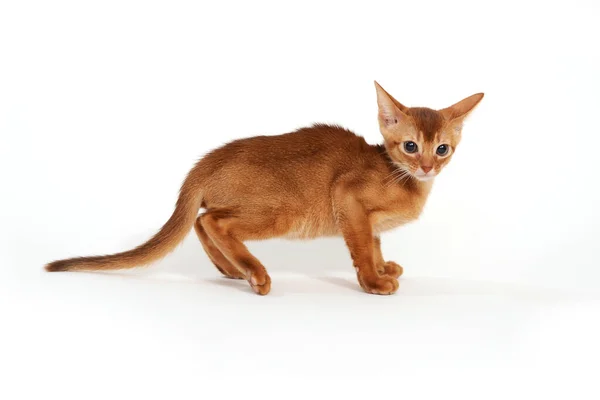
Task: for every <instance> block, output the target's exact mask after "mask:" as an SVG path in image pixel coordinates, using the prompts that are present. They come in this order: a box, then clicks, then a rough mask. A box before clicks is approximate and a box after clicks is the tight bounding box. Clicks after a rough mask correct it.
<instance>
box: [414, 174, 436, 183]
mask: <svg viewBox="0 0 600 400" xmlns="http://www.w3.org/2000/svg"><path fill="white" fill-rule="evenodd" d="M413 176H414V177H415V179H416V180H418V181H421V182H429V181H432V180H434V179H435V177H436V176H435V175H432V176H416V175H413Z"/></svg>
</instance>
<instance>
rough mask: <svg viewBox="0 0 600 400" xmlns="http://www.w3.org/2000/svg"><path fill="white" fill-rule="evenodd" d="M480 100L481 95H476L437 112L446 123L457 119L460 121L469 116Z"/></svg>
mask: <svg viewBox="0 0 600 400" xmlns="http://www.w3.org/2000/svg"><path fill="white" fill-rule="evenodd" d="M481 99H483V93H477V94H474V95H472V96H469V97H467V98H465V99H462V100H461V101H459V102H458V103H456V104H453V105H451V106H450V107H447V108H444V109H443V110H439V112H440V113H441V114H442V115H443V116H444V118H446V120H448V121H452V120H459V119H460V120H462V119H465V118H466V117H467V116H469V114H470V113H471V111H473V110H474V109H475V107H476V106H477V104H479V102H480V101H481Z"/></svg>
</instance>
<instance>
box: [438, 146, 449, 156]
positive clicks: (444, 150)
mask: <svg viewBox="0 0 600 400" xmlns="http://www.w3.org/2000/svg"><path fill="white" fill-rule="evenodd" d="M435 153H436V154H437V155H438V156H445V155H446V154H448V146H447V145H445V144H441V145H439V146H438V148H437V150H436V151H435Z"/></svg>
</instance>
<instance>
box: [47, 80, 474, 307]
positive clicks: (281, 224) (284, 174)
mask: <svg viewBox="0 0 600 400" xmlns="http://www.w3.org/2000/svg"><path fill="white" fill-rule="evenodd" d="M375 88H376V92H377V104H378V107H379V115H378V119H379V126H380V131H381V134H382V135H383V139H384V141H383V144H381V145H369V144H367V142H366V141H365V140H364V139H363V138H362V137H360V136H357V135H355V134H354V133H353V132H350V131H349V130H346V129H344V128H341V127H339V126H332V125H323V124H315V125H313V126H311V127H307V128H303V129H299V130H297V131H295V132H291V133H286V134H282V135H277V136H255V137H250V138H245V139H239V140H235V141H233V142H230V143H228V144H226V145H224V146H222V147H221V148H218V149H216V150H213V151H212V152H210V153H208V154H207V155H206V156H205V157H204V158H202V159H201V160H200V161H198V163H197V164H196V165H195V166H194V167H193V168H192V169H191V171H190V172H189V174H188V175H187V177H186V179H185V181H184V182H183V185H182V186H181V190H180V194H179V198H178V200H177V204H176V206H175V211H174V212H173V214H172V216H171V217H170V218H169V220H168V221H167V222H166V223H165V225H164V226H163V227H162V228H161V229H160V230H159V231H158V233H156V235H154V236H153V237H152V238H151V239H150V240H148V241H147V242H146V243H144V244H142V245H140V246H138V247H136V248H134V249H133V250H129V251H125V252H122V253H118V254H113V255H105V256H92V257H79V258H71V259H67V260H60V261H55V262H52V263H50V264H48V265H46V270H48V271H76V270H112V269H121V268H132V267H136V266H141V265H145V264H149V263H151V262H153V261H156V260H158V259H160V258H162V257H164V256H165V255H166V254H167V253H169V252H170V251H172V250H173V249H174V248H175V246H176V245H177V244H178V243H179V242H181V241H182V240H183V239H184V238H185V236H186V235H187V234H188V232H189V230H190V228H191V227H192V226H193V227H194V229H195V231H196V234H197V235H198V238H199V239H200V242H201V243H202V246H203V248H204V250H205V251H206V254H207V255H208V257H209V258H210V260H211V261H212V262H213V263H214V265H215V266H216V267H217V269H218V270H219V271H220V272H221V273H222V274H223V275H225V276H226V277H229V278H235V279H246V280H247V281H248V282H249V283H250V286H251V287H252V289H253V290H254V291H255V292H256V293H258V294H261V295H265V294H267V293H269V290H270V289H271V279H270V277H269V275H268V274H267V271H266V269H265V267H264V266H263V265H262V264H261V262H260V261H259V260H258V259H257V258H256V257H254V256H253V255H252V254H251V253H250V252H249V251H248V249H247V247H246V246H245V245H244V241H246V240H260V239H267V238H273V237H287V238H299V239H309V238H315V237H319V236H342V237H343V238H344V240H345V243H346V245H347V246H348V249H349V250H350V255H351V256H352V260H353V263H354V268H355V269H356V273H357V277H358V282H359V284H360V286H361V287H362V288H363V289H364V290H365V291H366V292H368V293H374V294H392V293H394V292H396V290H397V289H398V277H399V276H400V275H401V274H402V267H401V266H399V265H398V264H396V263H394V262H392V261H385V260H384V258H383V256H382V254H381V248H380V246H381V243H380V239H379V235H380V233H381V232H383V231H386V230H389V229H392V228H395V227H397V226H400V225H402V224H405V223H407V222H409V221H412V220H415V219H416V218H418V216H419V214H420V213H421V211H422V209H423V206H424V205H425V201H426V200H427V197H428V195H429V192H430V191H431V186H432V184H433V179H434V177H436V176H437V175H438V174H439V173H440V171H441V170H442V169H443V168H444V166H446V165H447V164H448V162H449V161H450V159H451V158H452V156H453V154H454V152H455V151H456V147H457V145H458V143H459V142H460V138H461V129H462V125H463V121H464V120H465V118H466V117H467V116H468V115H469V114H470V112H471V111H472V110H473V109H474V108H475V106H476V105H477V104H478V103H479V102H480V101H481V99H482V98H483V93H478V94H474V95H472V96H470V97H467V98H465V99H463V100H461V101H459V102H458V103H456V104H454V105H452V106H450V107H448V108H444V109H442V110H438V111H436V110H432V109H430V108H424V107H417V108H409V107H406V106H404V105H402V104H401V103H399V102H398V101H397V100H396V99H394V98H393V97H392V96H391V95H390V94H388V93H387V92H386V91H385V90H384V89H383V88H382V87H381V86H380V85H379V84H378V83H377V82H375ZM200 208H204V209H205V211H204V213H202V214H201V215H200V216H198V212H199V210H200Z"/></svg>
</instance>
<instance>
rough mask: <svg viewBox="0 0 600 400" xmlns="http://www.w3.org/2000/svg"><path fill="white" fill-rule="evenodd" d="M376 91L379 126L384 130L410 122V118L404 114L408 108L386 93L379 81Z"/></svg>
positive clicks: (376, 84)
mask: <svg viewBox="0 0 600 400" xmlns="http://www.w3.org/2000/svg"><path fill="white" fill-rule="evenodd" d="M375 90H376V91H377V106H378V107H379V125H380V126H381V128H382V129H383V128H386V129H389V128H392V127H393V126H394V125H397V124H401V123H406V122H408V120H409V117H408V115H406V114H405V113H404V111H405V110H406V109H407V107H405V106H404V105H402V104H401V103H400V102H399V101H398V100H396V99H395V98H393V97H392V96H391V95H390V94H389V93H388V92H386V91H385V90H384V89H383V88H382V87H381V85H379V83H377V81H375Z"/></svg>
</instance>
